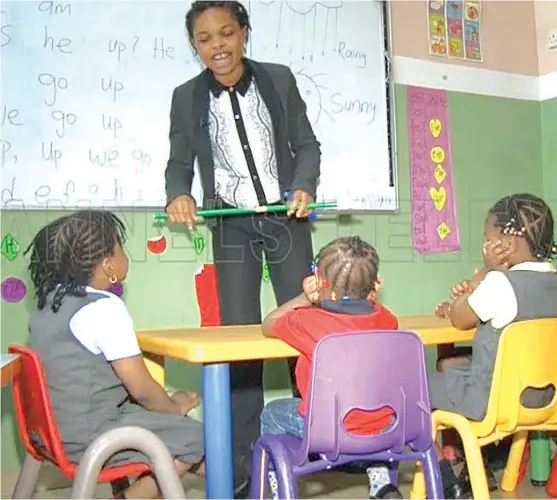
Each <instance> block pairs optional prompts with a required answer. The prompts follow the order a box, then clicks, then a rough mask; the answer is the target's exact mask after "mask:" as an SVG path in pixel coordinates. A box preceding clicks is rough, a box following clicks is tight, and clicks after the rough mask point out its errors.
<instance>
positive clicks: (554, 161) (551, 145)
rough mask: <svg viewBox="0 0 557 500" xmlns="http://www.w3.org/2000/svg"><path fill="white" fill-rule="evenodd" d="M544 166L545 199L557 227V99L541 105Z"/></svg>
mask: <svg viewBox="0 0 557 500" xmlns="http://www.w3.org/2000/svg"><path fill="white" fill-rule="evenodd" d="M541 123H542V126H541V130H542V165H543V183H544V188H545V197H546V199H547V200H548V201H549V203H550V204H551V209H552V210H553V215H554V217H555V218H556V226H557V98H555V99H548V100H547V101H542V103H541Z"/></svg>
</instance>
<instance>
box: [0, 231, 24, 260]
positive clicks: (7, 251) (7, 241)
mask: <svg viewBox="0 0 557 500" xmlns="http://www.w3.org/2000/svg"><path fill="white" fill-rule="evenodd" d="M19 250H20V248H19V243H18V242H17V240H16V239H15V238H14V237H13V236H12V235H11V234H6V236H4V238H3V239H2V255H3V256H4V257H5V258H6V259H8V260H9V261H12V260H14V259H15V258H16V257H17V256H18V255H19Z"/></svg>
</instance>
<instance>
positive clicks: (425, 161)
mask: <svg viewBox="0 0 557 500" xmlns="http://www.w3.org/2000/svg"><path fill="white" fill-rule="evenodd" d="M407 111H408V139H409V146H410V193H411V200H412V240H413V244H414V248H415V249H416V250H417V251H418V252H419V253H421V254H432V253H441V252H456V251H458V250H460V236H459V228H458V218H457V214H456V200H455V192H454V178H453V164H452V157H451V139H450V124H449V109H448V105H447V92H446V91H445V90H434V89H427V88H421V87H411V86H409V87H408V96H407Z"/></svg>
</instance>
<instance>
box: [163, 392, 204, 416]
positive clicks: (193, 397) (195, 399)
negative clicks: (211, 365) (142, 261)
mask: <svg viewBox="0 0 557 500" xmlns="http://www.w3.org/2000/svg"><path fill="white" fill-rule="evenodd" d="M170 397H171V398H172V400H173V401H174V402H175V403H177V404H178V405H180V408H181V409H182V412H183V414H184V415H187V414H188V413H189V412H190V411H191V410H193V409H194V408H197V407H198V406H199V396H198V395H197V394H196V393H195V392H182V391H176V392H175V393H174V394H172V396H170Z"/></svg>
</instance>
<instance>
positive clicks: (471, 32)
mask: <svg viewBox="0 0 557 500" xmlns="http://www.w3.org/2000/svg"><path fill="white" fill-rule="evenodd" d="M481 12H482V11H481V4H480V2H465V3H464V48H465V53H466V59H470V60H472V61H481V60H482V47H481V37H480V31H481V17H482V14H481Z"/></svg>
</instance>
